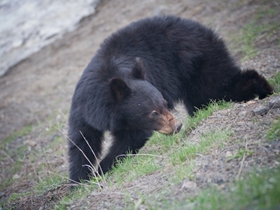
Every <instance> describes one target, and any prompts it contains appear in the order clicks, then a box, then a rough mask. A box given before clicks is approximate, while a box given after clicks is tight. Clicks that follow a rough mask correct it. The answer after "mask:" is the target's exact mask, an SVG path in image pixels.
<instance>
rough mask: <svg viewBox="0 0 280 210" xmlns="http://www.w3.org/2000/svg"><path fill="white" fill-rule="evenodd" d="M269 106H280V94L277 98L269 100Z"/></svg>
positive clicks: (271, 107) (273, 107)
mask: <svg viewBox="0 0 280 210" xmlns="http://www.w3.org/2000/svg"><path fill="white" fill-rule="evenodd" d="M268 106H269V108H270V109H276V108H279V107H280V96H278V97H276V98H272V99H271V100H270V101H269V102H268Z"/></svg>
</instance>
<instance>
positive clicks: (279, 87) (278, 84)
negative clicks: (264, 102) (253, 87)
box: [268, 72, 280, 93]
mask: <svg viewBox="0 0 280 210" xmlns="http://www.w3.org/2000/svg"><path fill="white" fill-rule="evenodd" d="M268 82H269V83H270V85H271V86H272V87H273V88H274V91H275V92H276V93H279V92H280V72H278V73H277V74H276V75H275V76H274V77H273V78H271V79H268Z"/></svg>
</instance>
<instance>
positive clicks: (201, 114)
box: [186, 101, 232, 132]
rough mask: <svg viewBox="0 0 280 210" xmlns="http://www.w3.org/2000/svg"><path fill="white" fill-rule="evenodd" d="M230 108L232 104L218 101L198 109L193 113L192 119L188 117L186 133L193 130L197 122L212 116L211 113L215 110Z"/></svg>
mask: <svg viewBox="0 0 280 210" xmlns="http://www.w3.org/2000/svg"><path fill="white" fill-rule="evenodd" d="M230 107H232V103H229V102H225V101H218V102H215V101H213V102H211V103H210V104H209V105H208V106H206V107H204V108H203V109H198V110H197V111H196V112H195V114H194V117H188V122H187V126H186V131H187V132H189V131H190V130H192V129H195V128H196V127H197V125H198V124H199V122H201V121H202V120H203V119H206V118H207V117H209V116H210V115H212V114H213V112H215V111H217V110H222V109H228V108H230Z"/></svg>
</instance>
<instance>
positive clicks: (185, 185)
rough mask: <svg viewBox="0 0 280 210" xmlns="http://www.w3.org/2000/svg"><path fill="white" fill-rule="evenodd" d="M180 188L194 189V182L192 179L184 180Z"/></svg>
mask: <svg viewBox="0 0 280 210" xmlns="http://www.w3.org/2000/svg"><path fill="white" fill-rule="evenodd" d="M181 189H184V190H190V191H194V190H196V183H195V182H194V181H184V183H183V184H182V187H181Z"/></svg>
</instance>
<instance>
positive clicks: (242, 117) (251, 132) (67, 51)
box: [0, 0, 280, 209]
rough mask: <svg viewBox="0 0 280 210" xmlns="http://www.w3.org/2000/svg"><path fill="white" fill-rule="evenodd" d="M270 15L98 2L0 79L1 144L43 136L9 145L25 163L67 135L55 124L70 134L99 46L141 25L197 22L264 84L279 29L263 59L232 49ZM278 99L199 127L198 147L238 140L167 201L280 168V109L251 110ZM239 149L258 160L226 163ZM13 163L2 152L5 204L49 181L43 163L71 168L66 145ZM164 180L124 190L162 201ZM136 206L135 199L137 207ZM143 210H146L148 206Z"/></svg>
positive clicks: (155, 2)
mask: <svg viewBox="0 0 280 210" xmlns="http://www.w3.org/2000/svg"><path fill="white" fill-rule="evenodd" d="M272 8H274V9H275V8H277V10H278V11H280V4H279V2H278V1H273V0H269V1H266V0H254V1H253V0H233V1H223V0H216V1H205V0H184V1H181V0H174V1H159V0H142V1H129V0H112V1H109V0H103V1H101V3H100V4H99V6H98V7H97V12H96V13H95V14H94V15H92V16H90V17H87V18H84V19H83V20H82V21H81V23H80V26H79V28H78V29H77V30H75V31H73V32H71V33H68V34H66V35H65V36H64V37H63V38H62V39H60V40H57V41H56V42H54V43H53V44H51V45H49V46H47V47H45V48H44V49H42V50H41V51H40V52H38V53H36V54H34V55H32V56H31V57H29V58H27V59H26V60H24V61H22V62H21V63H19V64H18V65H16V66H14V67H13V68H11V69H10V70H9V72H8V73H7V74H6V75H5V76H3V77H1V78H0V90H1V91H0V141H1V144H2V142H3V141H4V140H5V139H6V138H7V137H8V136H10V135H11V134H13V133H14V132H15V131H19V130H21V129H22V128H24V127H26V126H27V125H33V126H34V127H36V128H38V129H36V130H33V131H32V133H31V134H28V135H25V136H17V137H15V138H14V139H13V141H12V144H8V145H7V146H6V148H5V149H9V150H13V151H15V153H17V151H18V149H19V148H20V146H22V145H27V147H28V149H27V154H25V155H24V158H25V157H28V154H30V153H32V152H34V151H41V149H42V148H44V147H45V146H46V145H49V144H50V142H52V141H53V140H54V139H55V138H56V137H57V136H59V135H60V136H61V135H62V134H61V132H60V131H55V132H49V130H51V127H52V124H55V123H56V122H59V123H62V124H63V125H62V128H61V130H62V132H66V128H67V118H68V111H69V107H70V102H71V97H72V94H73V91H74V88H75V85H76V83H77V81H78V79H79V77H80V75H81V73H82V71H83V69H84V68H85V67H86V65H87V64H88V63H89V61H90V59H91V58H92V56H93V55H94V53H95V52H96V51H97V49H98V47H99V45H100V43H101V42H102V41H103V40H104V39H105V38H106V37H107V36H109V35H110V34H111V33H112V32H114V31H116V30H118V29H119V28H121V27H123V26H125V25H127V24H129V23H130V22H131V21H134V20H138V19H141V18H144V17H149V16H153V15H165V14H173V15H178V16H181V17H184V18H191V19H193V20H196V21H199V22H201V23H202V24H205V25H207V26H209V27H211V28H213V29H214V30H215V31H216V32H217V33H218V34H220V36H221V37H222V38H223V39H224V40H225V41H226V43H227V44H228V46H229V47H230V49H231V51H232V52H233V56H234V57H235V58H236V60H237V61H239V63H240V65H241V66H242V67H243V68H254V69H256V70H258V71H259V72H260V73H261V74H263V75H264V76H265V77H267V78H269V77H272V76H274V75H276V73H277V72H279V71H280V56H279V55H280V47H279V43H277V38H278V36H279V34H280V31H279V27H278V28H277V30H278V31H277V30H275V31H268V32H265V33H264V34H260V35H259V38H258V39H257V40H256V42H255V45H256V49H257V51H258V53H257V54H256V56H254V57H253V58H250V59H247V60H246V61H243V62H241V59H242V58H243V54H242V53H241V51H240V50H239V48H240V47H241V46H238V45H237V44H236V42H235V41H234V40H235V39H236V37H238V36H240V35H241V34H239V33H238V32H239V31H240V30H241V29H242V28H244V27H245V25H246V24H247V23H251V22H250V21H253V20H254V18H256V16H257V15H259V14H265V15H260V16H261V18H260V20H259V23H267V24H269V23H270V22H271V21H272V20H275V19H276V20H277V19H278V20H280V12H279V13H278V14H274V15H269V11H270V9H272ZM266 14H267V15H266ZM278 98H279V96H278ZM273 99H277V95H276V96H272V97H270V98H268V99H266V100H263V101H260V100H253V101H250V102H248V103H241V104H236V105H235V106H234V107H233V108H231V109H227V110H222V111H218V112H215V113H214V114H213V115H212V116H211V117H209V118H208V119H207V120H204V121H203V122H201V123H200V125H199V126H198V128H197V129H195V130H193V131H192V132H191V133H190V134H189V137H188V139H189V141H194V142H196V141H198V135H201V133H202V134H203V133H204V132H206V131H209V130H210V131H213V130H216V129H218V128H230V129H232V130H233V131H234V132H235V135H234V136H233V137H232V139H231V140H230V141H229V142H228V143H226V144H225V146H224V147H223V149H220V150H215V151H211V152H210V153H209V154H207V155H201V156H200V157H197V158H196V170H195V173H196V174H195V176H196V177H197V178H196V183H195V185H194V186H195V187H190V186H193V184H194V183H192V182H189V181H188V180H184V181H183V182H182V183H180V184H178V185H176V186H170V188H169V190H168V191H167V192H166V195H167V198H168V196H170V199H171V200H172V199H174V195H175V197H176V198H177V199H179V200H181V199H185V198H188V196H189V195H190V194H191V195H194V194H195V192H196V190H197V188H204V187H206V186H208V185H209V184H210V183H214V184H217V185H219V186H220V187H223V186H224V185H225V184H226V183H229V182H231V181H232V180H235V179H239V178H240V177H241V176H242V174H243V173H245V172H246V171H250V170H252V168H255V167H256V166H257V168H262V167H263V166H266V167H277V166H279V150H280V139H275V140H274V141H272V142H269V143H268V142H267V140H266V132H267V130H268V128H269V127H270V126H271V124H272V122H274V120H277V119H279V118H280V109H279V107H270V108H268V111H266V112H265V113H262V114H258V113H257V114H254V110H256V109H257V108H259V107H269V101H271V100H273ZM177 109H178V112H177V113H176V115H177V116H178V118H181V119H184V118H185V116H186V115H185V112H184V111H182V108H181V107H180V106H179V107H178V108H177ZM40 125H41V126H40ZM48 132H49V135H47V134H48ZM240 148H246V149H248V150H251V151H254V152H253V153H252V154H253V155H248V156H244V157H241V158H240V159H238V158H236V159H233V160H230V161H228V159H227V158H228V157H229V156H231V155H234V154H236V153H237V151H239V149H240ZM6 151H7V150H6ZM58 151H60V153H62V154H61V156H60V155H56V154H58ZM36 157H37V156H36ZM16 158H18V156H17V155H16V154H15V155H14V156H11V155H9V154H7V152H5V151H4V150H3V151H1V164H0V167H1V175H0V178H1V180H0V181H1V182H2V181H4V180H5V178H7V177H13V178H14V183H13V184H11V185H10V186H8V187H6V188H5V189H3V190H2V192H1V193H0V198H1V200H5V199H6V198H8V197H9V196H10V195H11V194H12V193H14V192H26V191H28V190H30V189H32V187H33V185H34V180H32V178H31V177H33V176H35V177H36V179H38V177H39V178H40V177H41V176H42V177H43V174H45V173H46V172H43V171H42V172H40V171H39V172H38V171H37V170H35V169H34V168H36V169H37V168H38V167H39V166H40V165H42V164H43V163H44V164H46V163H47V165H48V169H49V170H48V172H49V171H56V172H58V173H64V174H65V173H66V172H67V167H68V163H67V143H66V141H65V142H63V143H62V144H60V145H57V146H56V147H55V149H52V150H46V151H43V153H42V156H41V157H39V158H38V157H37V159H36V161H34V160H31V159H28V160H27V159H24V158H23V160H22V165H23V167H22V169H21V170H20V172H16V173H13V172H11V171H10V170H9V168H10V167H11V165H13V164H15V162H16V161H15V159H16ZM33 169H34V170H33ZM40 173H42V174H40ZM166 176H172V171H167V172H166ZM34 179H35V178H34ZM155 180H156V181H155ZM164 180H165V177H162V175H161V174H152V175H150V176H145V177H143V178H142V179H138V180H137V181H135V182H133V183H130V184H129V186H126V190H128V191H129V192H131V194H132V195H133V194H135V189H137V190H139V191H141V192H143V193H145V194H149V193H158V192H160V191H162V186H163V183H164ZM63 193H65V186H61V187H60V188H58V189H57V190H51V191H48V192H46V194H44V195H32V196H30V197H28V199H27V198H24V199H23V200H20V201H19V202H18V203H17V204H16V209H48V208H51V206H52V202H55V200H56V199H59V195H61V194H63ZM104 195H105V196H104ZM172 196H173V197H172ZM54 198H56V199H54ZM137 200H138V198H137V196H136V197H135V202H137ZM93 205H94V206H93ZM123 205H124V194H123V192H122V191H121V190H119V189H116V190H115V191H112V190H111V191H109V189H106V188H105V189H104V190H103V192H102V193H100V194H96V193H93V194H92V195H91V196H89V197H88V200H87V202H85V201H84V200H81V201H80V202H76V203H75V205H72V206H71V208H73V209H75V208H79V207H83V208H84V207H87V208H89V209H105V208H107V209H115V208H119V209H122V208H123ZM138 207H139V209H146V207H145V206H143V205H142V206H141V205H140V206H138ZM0 209H1V207H0Z"/></svg>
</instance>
